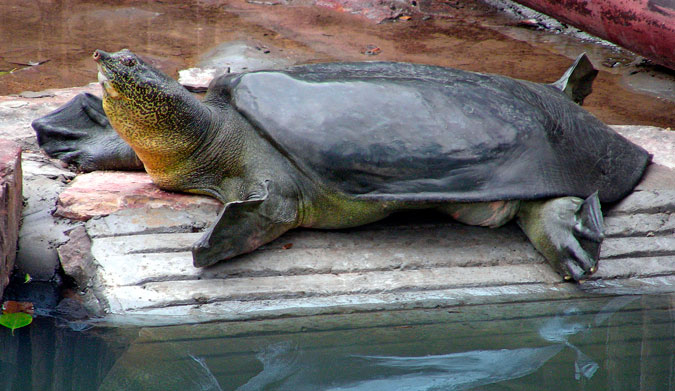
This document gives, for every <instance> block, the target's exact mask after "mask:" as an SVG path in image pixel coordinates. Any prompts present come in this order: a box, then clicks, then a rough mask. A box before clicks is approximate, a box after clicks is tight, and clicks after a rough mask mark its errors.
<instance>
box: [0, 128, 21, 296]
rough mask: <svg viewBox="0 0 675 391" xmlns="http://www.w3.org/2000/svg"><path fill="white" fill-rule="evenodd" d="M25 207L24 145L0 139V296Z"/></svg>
mask: <svg viewBox="0 0 675 391" xmlns="http://www.w3.org/2000/svg"><path fill="white" fill-rule="evenodd" d="M22 207H23V197H22V172H21V148H20V147H19V146H18V145H17V144H16V143H14V142H11V141H8V140H2V139H0V296H2V292H3V291H4V289H5V287H6V286H7V284H8V283H9V277H10V274H11V272H12V269H13V268H14V261H15V259H16V250H17V241H18V238H19V223H20V220H21V210H22Z"/></svg>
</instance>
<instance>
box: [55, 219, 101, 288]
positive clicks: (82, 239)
mask: <svg viewBox="0 0 675 391" xmlns="http://www.w3.org/2000/svg"><path fill="white" fill-rule="evenodd" d="M68 238H69V239H68V242H67V243H66V244H64V245H62V246H61V247H59V249H58V253H59V258H60V259H61V266H62V267H63V272H64V273H66V275H67V276H70V277H72V278H73V279H74V280H75V282H76V283H77V286H78V287H80V288H85V287H87V286H88V285H89V283H90V280H91V279H92V276H93V275H94V273H95V271H96V270H95V268H96V266H95V265H94V258H93V257H92V256H91V239H89V235H87V231H86V229H85V228H84V226H81V225H80V226H78V227H75V228H74V229H73V230H72V231H69V232H68Z"/></svg>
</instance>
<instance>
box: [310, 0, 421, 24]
mask: <svg viewBox="0 0 675 391" xmlns="http://www.w3.org/2000/svg"><path fill="white" fill-rule="evenodd" d="M314 4H315V5H317V6H319V7H326V8H331V9H334V10H337V11H342V12H347V13H350V14H355V15H361V16H364V17H366V18H368V19H370V20H372V21H375V22H376V23H382V22H384V21H388V20H394V19H397V18H399V17H400V16H402V15H409V14H412V13H414V12H415V4H416V3H415V2H413V3H412V5H411V3H409V2H407V1H402V0H385V1H377V2H368V1H361V0H315V1H314Z"/></svg>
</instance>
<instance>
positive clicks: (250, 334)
mask: <svg viewBox="0 0 675 391" xmlns="http://www.w3.org/2000/svg"><path fill="white" fill-rule="evenodd" d="M674 303H675V296H674V295H665V296H622V297H596V298H589V299H584V300H563V301H545V302H534V303H518V304H504V305H481V306H461V307H449V308H438V309H434V310H414V311H396V312H377V313H366V314H348V315H332V316H317V317H308V318H287V319H278V320H269V321H248V322H229V323H210V324H202V325H184V326H171V327H156V328H102V327H95V328H93V329H89V330H87V331H81V332H76V331H73V330H72V329H71V328H69V327H67V325H65V324H61V325H56V324H55V322H54V321H53V320H50V319H45V318H42V319H37V320H36V322H34V323H33V324H32V325H31V326H29V327H27V328H25V329H19V330H16V335H15V336H13V337H12V336H11V334H10V332H9V330H2V331H0V349H1V350H0V351H2V355H1V356H0V379H2V380H0V382H1V385H0V390H97V389H100V390H185V391H192V390H293V391H295V390H298V391H300V390H415V391H418V390H420V391H421V390H429V391H431V390H673V387H674V383H675V367H674V366H675V354H674V351H675V350H674V345H675V340H674V335H675V334H674V333H675V323H674V322H673V314H674V312H673V304H674Z"/></svg>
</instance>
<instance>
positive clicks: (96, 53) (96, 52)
mask: <svg viewBox="0 0 675 391" xmlns="http://www.w3.org/2000/svg"><path fill="white" fill-rule="evenodd" d="M92 57H93V58H94V61H98V60H100V59H101V53H99V52H98V50H96V51H94V54H93V55H92Z"/></svg>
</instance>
